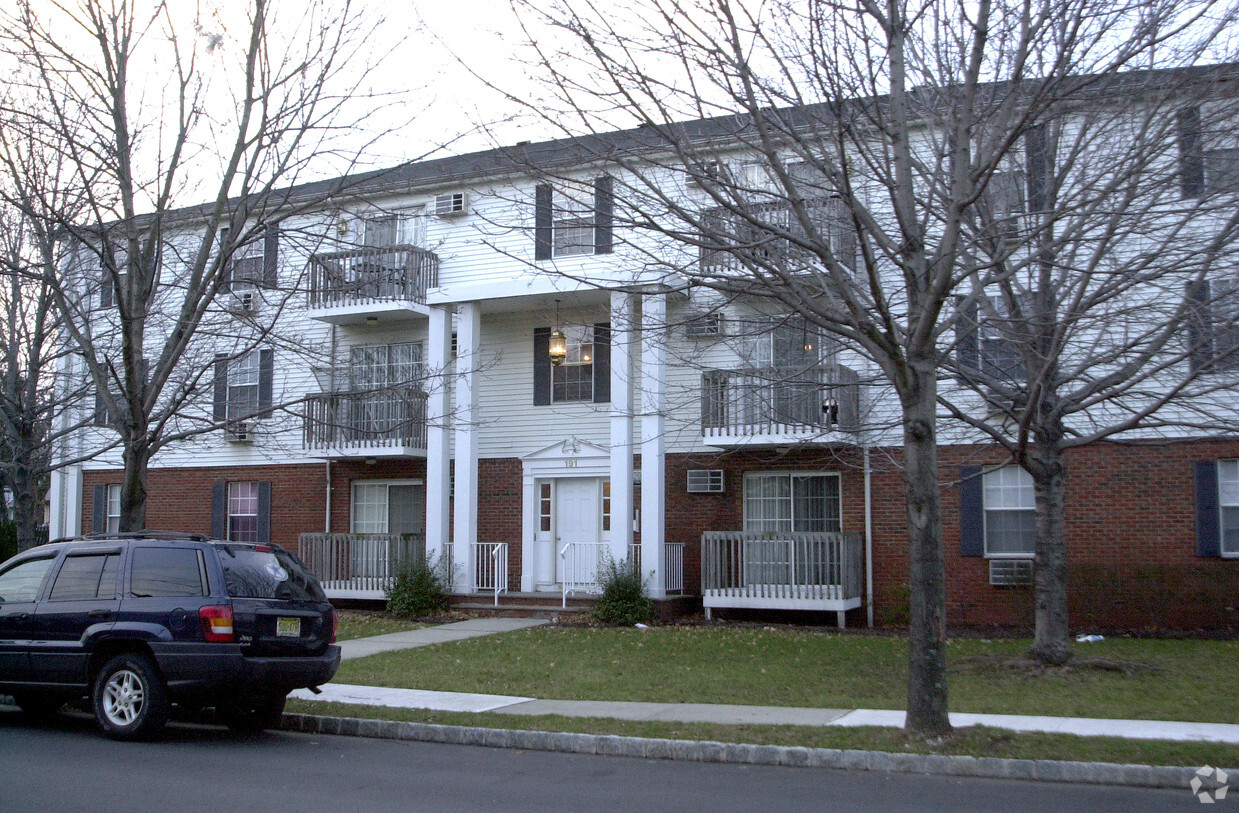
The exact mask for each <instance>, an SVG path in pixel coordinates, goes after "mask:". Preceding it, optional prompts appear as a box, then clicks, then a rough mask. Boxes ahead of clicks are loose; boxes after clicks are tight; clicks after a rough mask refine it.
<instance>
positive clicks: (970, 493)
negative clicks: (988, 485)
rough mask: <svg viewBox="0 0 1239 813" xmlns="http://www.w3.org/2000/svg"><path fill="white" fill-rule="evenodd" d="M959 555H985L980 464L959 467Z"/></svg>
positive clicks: (983, 499) (983, 500) (983, 497)
mask: <svg viewBox="0 0 1239 813" xmlns="http://www.w3.org/2000/svg"><path fill="white" fill-rule="evenodd" d="M959 555H960V556H984V555H985V495H984V493H983V492H982V491H981V467H980V466H960V468H959Z"/></svg>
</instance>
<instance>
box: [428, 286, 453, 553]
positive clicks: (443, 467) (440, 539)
mask: <svg viewBox="0 0 1239 813" xmlns="http://www.w3.org/2000/svg"><path fill="white" fill-rule="evenodd" d="M429 328H430V336H429V337H428V340H427V345H428V347H427V355H426V372H427V375H428V376H429V379H428V381H427V386H426V390H427V395H428V398H427V400H426V553H427V554H433V555H434V557H435V562H436V563H438V562H442V561H443V560H444V557H446V556H447V555H448V545H449V544H450V543H451V538H452V537H451V533H450V528H449V525H448V523H449V521H450V520H449V517H450V516H451V510H450V504H449V502H448V500H449V497H450V495H451V489H450V486H451V467H450V462H451V461H450V456H451V439H452V437H451V429H450V427H449V417H450V415H451V411H452V391H451V387H449V386H448V381H449V379H448V373H449V372H450V369H449V368H450V366H451V354H452V308H451V306H450V305H432V306H431V308H430V325H429Z"/></svg>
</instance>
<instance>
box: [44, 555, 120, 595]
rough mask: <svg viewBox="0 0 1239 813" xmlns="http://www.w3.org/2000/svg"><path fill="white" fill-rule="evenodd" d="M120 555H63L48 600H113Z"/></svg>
mask: <svg viewBox="0 0 1239 813" xmlns="http://www.w3.org/2000/svg"><path fill="white" fill-rule="evenodd" d="M119 567H120V555H119V554H116V553H103V554H95V555H88V556H66V557H65V561H64V564H63V565H61V566H60V572H59V573H57V574H56V582H55V583H54V584H53V585H52V592H51V595H49V596H48V600H49V601H86V600H89V599H96V598H99V599H111V598H115V597H116V573H117V570H118V569H119Z"/></svg>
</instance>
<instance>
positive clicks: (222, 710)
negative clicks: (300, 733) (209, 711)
mask: <svg viewBox="0 0 1239 813" xmlns="http://www.w3.org/2000/svg"><path fill="white" fill-rule="evenodd" d="M286 699H287V697H286V696H285V695H282V694H266V695H255V696H253V697H247V698H244V699H242V700H240V701H238V702H233V703H221V704H220V705H219V706H216V708H215V714H216V716H217V717H218V718H219V721H220V722H221V723H223V724H224V725H226V726H228V727H229V728H231V729H232V730H233V731H237V732H240V733H243V734H256V733H258V732H259V731H266V730H268V729H275V730H278V729H279V728H280V726H281V725H282V724H283V722H284V701H285V700H286Z"/></svg>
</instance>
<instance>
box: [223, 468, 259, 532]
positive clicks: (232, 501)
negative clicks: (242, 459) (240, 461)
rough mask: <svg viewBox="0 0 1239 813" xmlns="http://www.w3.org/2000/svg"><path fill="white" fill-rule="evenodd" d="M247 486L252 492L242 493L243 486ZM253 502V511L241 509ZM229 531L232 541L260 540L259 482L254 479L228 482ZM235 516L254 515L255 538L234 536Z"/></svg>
mask: <svg viewBox="0 0 1239 813" xmlns="http://www.w3.org/2000/svg"><path fill="white" fill-rule="evenodd" d="M242 486H245V487H247V489H249V490H250V491H251V493H250V494H242V493H241V487H242ZM250 503H252V504H253V509H254V510H253V513H249V512H248V511H243V510H240V509H243V508H248V507H249V504H250ZM225 510H226V512H227V517H226V518H227V523H228V533H227V538H228V540H229V541H230V542H253V543H257V542H258V483H257V481H253V480H238V481H234V482H229V483H228V504H227V506H226V509H225ZM233 517H253V518H254V538H253V539H239V538H236V537H234V536H233V531H234V530H235V529H234V528H233V522H232V521H233Z"/></svg>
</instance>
